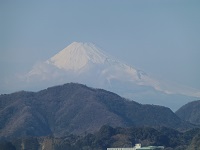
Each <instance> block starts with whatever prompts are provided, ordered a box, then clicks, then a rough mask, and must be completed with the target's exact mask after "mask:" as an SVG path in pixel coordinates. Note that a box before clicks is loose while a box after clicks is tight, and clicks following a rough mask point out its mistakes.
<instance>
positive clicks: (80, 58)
mask: <svg viewBox="0 0 200 150" xmlns="http://www.w3.org/2000/svg"><path fill="white" fill-rule="evenodd" d="M106 59H107V56H106V55H105V54H103V53H102V52H101V51H100V50H99V49H98V48H97V47H96V46H95V45H94V44H92V43H79V42H73V43H72V44H70V45H69V46H67V47H66V48H64V49H63V50H62V51H60V52H59V53H57V54H56V55H55V56H53V57H52V58H50V59H49V60H47V63H48V64H52V65H54V66H56V67H58V68H59V69H64V70H74V71H77V70H79V69H81V68H83V67H84V66H85V65H87V63H88V62H90V63H94V64H103V63H104V62H105V60H106Z"/></svg>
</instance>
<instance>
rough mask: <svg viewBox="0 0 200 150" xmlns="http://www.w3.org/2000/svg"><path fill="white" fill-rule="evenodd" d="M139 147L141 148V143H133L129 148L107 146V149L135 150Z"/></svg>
mask: <svg viewBox="0 0 200 150" xmlns="http://www.w3.org/2000/svg"><path fill="white" fill-rule="evenodd" d="M139 148H141V144H135V146H134V147H131V148H107V150H137V149H139Z"/></svg>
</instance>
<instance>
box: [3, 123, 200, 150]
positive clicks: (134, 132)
mask: <svg viewBox="0 0 200 150" xmlns="http://www.w3.org/2000/svg"><path fill="white" fill-rule="evenodd" d="M136 143H141V144H142V146H149V145H155V146H160V145H161V146H164V147H165V149H166V150H199V149H200V129H199V128H196V129H191V130H189V131H186V132H179V131H177V130H174V129H170V128H166V127H161V128H157V129H155V128H150V127H140V128H139V127H129V128H122V127H116V128H113V127H111V126H108V125H104V126H102V127H101V128H100V130H99V131H98V132H96V133H94V134H91V133H88V134H87V133H85V135H82V136H80V135H79V136H78V135H73V134H70V135H68V136H65V137H60V138H58V137H54V136H44V137H26V138H19V139H12V140H9V141H8V140H2V141H1V142H0V149H1V150H21V149H27V150H40V149H42V148H43V150H66V149H67V150H106V148H108V147H132V146H134V145H135V144H136Z"/></svg>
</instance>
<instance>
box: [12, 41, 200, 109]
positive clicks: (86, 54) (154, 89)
mask: <svg viewBox="0 0 200 150" xmlns="http://www.w3.org/2000/svg"><path fill="white" fill-rule="evenodd" d="M68 82H76V83H82V84H86V85H89V86H92V87H96V88H102V89H106V90H109V91H112V92H115V93H117V94H119V95H121V96H123V97H126V98H130V99H134V100H137V101H138V102H140V103H147V104H157V105H164V106H166V107H170V108H171V109H172V110H177V109H178V108H180V106H182V105H183V104H185V103H187V102H189V100H192V99H196V97H200V92H199V90H195V89H191V88H185V87H181V86H177V85H175V84H169V83H168V82H163V81H159V80H156V79H154V78H152V77H151V76H149V75H148V74H146V73H145V72H143V71H141V70H138V69H136V68H133V67H131V66H129V65H127V64H125V63H122V62H120V61H118V60H116V59H114V58H113V57H111V56H108V55H107V54H105V53H104V52H102V51H101V50H100V49H99V48H97V47H96V46H95V45H94V44H91V43H79V42H74V43H72V44H70V45H69V46H67V47H66V48H64V49H63V50H62V51H60V52H58V53H57V54H56V55H54V56H53V57H51V58H49V59H48V60H46V61H44V62H41V63H39V64H37V65H36V66H34V67H33V69H32V70H31V71H30V72H28V73H27V74H26V75H25V76H23V77H21V80H20V83H16V84H15V85H18V86H21V89H28V90H34V91H38V90H41V89H43V88H46V87H49V86H53V85H59V84H64V83H68ZM22 83H23V84H22Z"/></svg>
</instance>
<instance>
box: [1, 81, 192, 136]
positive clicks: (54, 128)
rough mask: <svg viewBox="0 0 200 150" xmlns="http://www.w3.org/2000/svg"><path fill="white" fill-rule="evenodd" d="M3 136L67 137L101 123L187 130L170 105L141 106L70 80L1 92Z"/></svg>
mask: <svg viewBox="0 0 200 150" xmlns="http://www.w3.org/2000/svg"><path fill="white" fill-rule="evenodd" d="M0 116H1V117H0V137H23V136H46V135H54V136H59V137H61V136H65V135H68V134H70V133H75V134H83V133H85V132H94V131H97V130H98V129H99V128H100V127H101V126H103V125H105V124H107V125H111V126H114V127H116V126H121V127H128V126H152V127H156V126H157V127H158V126H166V127H170V128H174V129H188V128H191V127H192V125H190V124H189V123H186V122H184V121H182V120H181V119H180V118H179V117H177V116H176V115H175V114H174V113H173V112H172V111H171V110H170V109H169V108H166V107H163V106H155V105H142V104H139V103H136V102H134V101H129V100H126V99H124V98H122V97H120V96H118V95H117V94H114V93H112V92H108V91H105V90H102V89H94V88H89V87H87V86H85V85H81V84H75V83H69V84H65V85H62V86H55V87H51V88H48V89H45V90H42V91H39V92H36V93H35V92H25V91H21V92H17V93H13V94H7V95H0Z"/></svg>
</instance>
